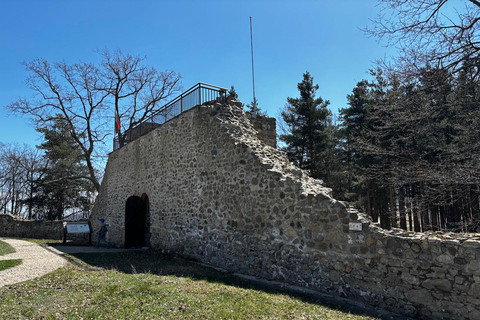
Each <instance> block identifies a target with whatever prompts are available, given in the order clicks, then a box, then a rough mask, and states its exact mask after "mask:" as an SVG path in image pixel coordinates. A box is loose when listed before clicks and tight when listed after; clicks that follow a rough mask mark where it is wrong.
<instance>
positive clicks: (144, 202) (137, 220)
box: [125, 194, 150, 248]
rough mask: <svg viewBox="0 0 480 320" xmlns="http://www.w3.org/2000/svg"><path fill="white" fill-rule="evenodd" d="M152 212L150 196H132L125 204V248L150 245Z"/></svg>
mask: <svg viewBox="0 0 480 320" xmlns="http://www.w3.org/2000/svg"><path fill="white" fill-rule="evenodd" d="M147 235H150V213H149V203H148V196H147V195H146V194H143V195H142V197H141V198H140V197H137V196H131V197H130V198H128V199H127V202H126V204H125V248H132V247H144V246H146V245H149V243H148V242H149V236H148V239H147Z"/></svg>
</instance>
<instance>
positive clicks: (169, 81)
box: [8, 50, 181, 191]
mask: <svg viewBox="0 0 480 320" xmlns="http://www.w3.org/2000/svg"><path fill="white" fill-rule="evenodd" d="M101 57H102V61H101V63H100V64H98V65H95V64H92V63H87V62H80V63H75V64H68V63H66V62H65V61H61V62H55V63H50V62H48V61H46V60H45V59H35V60H32V61H30V62H24V63H23V64H24V65H25V67H26V69H27V71H28V73H29V76H28V78H27V84H28V85H29V87H30V88H31V89H32V90H33V92H34V94H35V95H34V96H33V97H32V99H19V100H18V101H16V102H14V103H11V104H10V105H9V106H8V108H9V109H10V110H11V111H12V112H13V113H18V114H24V115H27V116H29V117H31V119H32V120H33V122H34V124H35V125H36V126H37V127H38V128H44V127H48V126H51V125H52V124H54V123H55V121H57V120H59V119H62V121H65V126H66V129H67V130H68V132H69V134H70V136H71V138H72V139H73V141H74V142H75V144H76V145H77V146H78V148H79V150H80V151H81V154H82V157H83V159H84V161H85V164H86V166H87V168H88V171H87V172H86V173H85V176H84V178H86V179H89V180H90V181H91V183H92V184H93V185H94V186H95V189H96V190H97V191H98V190H99V188H100V182H99V181H100V180H99V176H98V172H97V171H96V170H95V169H96V159H98V158H99V157H100V158H101V157H104V156H105V154H106V151H105V148H104V147H105V144H106V139H107V138H108V137H109V136H110V135H111V128H112V126H111V123H113V118H114V113H115V112H116V113H117V114H118V121H119V122H118V123H119V124H120V129H121V130H119V131H118V133H119V140H120V142H121V141H123V139H125V132H126V131H127V130H128V129H130V128H132V127H134V126H135V125H137V124H138V123H140V122H141V121H143V120H144V119H146V118H148V117H149V116H150V115H151V114H152V113H153V112H154V111H155V110H157V109H158V108H159V107H160V106H161V105H162V104H163V103H164V102H165V101H166V99H168V98H169V97H171V96H172V95H174V94H176V93H177V92H178V90H180V78H181V77H180V75H178V74H177V73H175V72H174V71H164V72H159V71H157V70H156V69H155V68H153V67H148V66H145V65H144V64H143V61H144V59H145V58H142V57H137V56H132V55H128V54H123V53H122V52H121V51H120V50H117V51H114V52H113V53H111V52H108V51H103V52H102V53H101Z"/></svg>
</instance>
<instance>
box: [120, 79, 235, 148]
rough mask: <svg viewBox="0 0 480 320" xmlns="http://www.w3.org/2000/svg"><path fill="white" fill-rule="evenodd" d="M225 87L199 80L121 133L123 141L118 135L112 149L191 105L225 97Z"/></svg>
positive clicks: (191, 106) (190, 107)
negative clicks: (121, 141)
mask: <svg viewBox="0 0 480 320" xmlns="http://www.w3.org/2000/svg"><path fill="white" fill-rule="evenodd" d="M226 93H227V89H225V88H222V87H217V86H214V85H211V84H206V83H202V82H199V83H197V84H196V85H194V86H193V87H191V88H190V89H188V90H187V91H185V92H184V93H182V94H181V95H180V96H178V97H177V98H175V99H173V100H172V101H170V102H169V103H167V104H166V105H164V106H163V107H161V108H160V109H159V110H158V111H156V112H154V113H153V114H152V115H151V116H150V117H149V118H147V119H145V120H144V121H142V122H141V123H139V124H138V125H136V126H135V127H133V128H130V129H128V130H127V131H125V132H124V133H123V135H124V136H123V139H122V140H123V143H122V144H121V143H120V140H119V137H118V136H115V137H114V139H113V150H114V151H115V150H117V149H118V148H120V147H122V146H123V145H125V144H127V143H129V142H131V141H133V140H135V139H137V138H139V137H141V136H143V135H144V134H146V133H148V132H150V131H152V130H153V129H155V128H157V127H159V126H160V125H162V124H164V123H165V122H167V121H169V120H171V119H173V118H175V117H176V116H178V115H179V114H181V113H182V112H184V111H187V110H190V109H192V108H193V107H196V106H199V105H202V104H205V103H206V102H210V101H211V102H214V101H221V102H224V101H225V98H226Z"/></svg>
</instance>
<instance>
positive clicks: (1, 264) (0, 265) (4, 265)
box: [0, 259, 22, 271]
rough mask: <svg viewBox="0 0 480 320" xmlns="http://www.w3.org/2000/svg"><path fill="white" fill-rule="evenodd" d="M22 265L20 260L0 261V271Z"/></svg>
mask: <svg viewBox="0 0 480 320" xmlns="http://www.w3.org/2000/svg"><path fill="white" fill-rule="evenodd" d="M21 263H22V260H20V259H12V260H0V271H2V270H5V269H8V268H12V267H15V266H18V265H19V264H21Z"/></svg>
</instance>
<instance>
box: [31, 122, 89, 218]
mask: <svg viewBox="0 0 480 320" xmlns="http://www.w3.org/2000/svg"><path fill="white" fill-rule="evenodd" d="M37 131H39V132H40V133H42V134H43V135H44V142H43V143H42V144H41V145H39V146H38V148H39V149H42V150H44V152H45V154H44V158H45V162H46V167H45V168H44V170H43V171H44V172H43V175H42V178H41V179H40V180H39V181H38V184H39V186H38V189H39V190H40V192H39V193H38V194H37V196H36V198H35V199H34V200H35V204H36V206H37V209H38V210H37V211H38V213H39V214H40V215H43V217H44V218H46V219H49V220H53V219H58V220H60V219H63V217H64V213H65V211H66V210H67V209H74V210H81V211H89V210H90V207H91V205H92V201H91V199H92V196H91V195H92V194H93V192H94V190H95V187H94V185H93V183H92V182H91V181H90V180H89V178H88V177H89V171H88V167H87V165H86V164H85V160H84V157H83V155H82V152H81V150H79V147H78V144H76V142H75V141H74V139H73V137H72V136H71V134H70V132H69V128H68V122H67V121H65V119H62V117H61V116H59V118H57V119H56V120H55V122H54V123H53V125H52V126H50V127H47V128H40V129H37Z"/></svg>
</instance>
